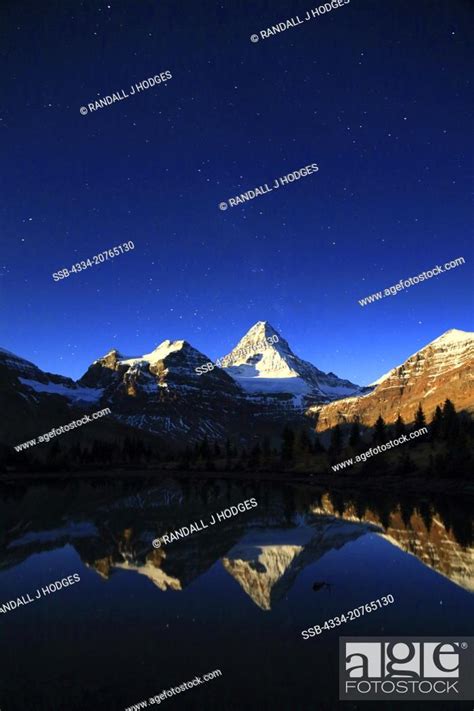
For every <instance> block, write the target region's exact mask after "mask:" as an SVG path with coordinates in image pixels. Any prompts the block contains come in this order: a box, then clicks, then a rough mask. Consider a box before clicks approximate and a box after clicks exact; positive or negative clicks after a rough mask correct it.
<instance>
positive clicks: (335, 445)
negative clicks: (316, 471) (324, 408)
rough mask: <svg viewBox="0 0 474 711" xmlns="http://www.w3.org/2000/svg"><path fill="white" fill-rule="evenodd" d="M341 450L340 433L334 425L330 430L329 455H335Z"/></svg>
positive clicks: (338, 428)
mask: <svg viewBox="0 0 474 711" xmlns="http://www.w3.org/2000/svg"><path fill="white" fill-rule="evenodd" d="M341 449H342V432H341V428H340V427H339V425H336V426H335V427H333V428H332V430H331V442H330V445H329V451H330V452H331V454H336V453H338V452H340V451H341Z"/></svg>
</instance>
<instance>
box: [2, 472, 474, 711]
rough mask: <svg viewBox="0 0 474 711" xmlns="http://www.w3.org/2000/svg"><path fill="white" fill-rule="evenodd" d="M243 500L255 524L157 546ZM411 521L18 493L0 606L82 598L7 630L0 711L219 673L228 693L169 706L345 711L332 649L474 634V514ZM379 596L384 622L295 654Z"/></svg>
mask: <svg viewBox="0 0 474 711" xmlns="http://www.w3.org/2000/svg"><path fill="white" fill-rule="evenodd" d="M251 496H254V497H255V498H256V499H257V501H258V503H259V505H258V507H257V508H255V509H252V510H251V511H248V512H246V513H243V514H239V515H238V516H235V517H233V518H232V519H227V520H226V521H223V522H221V523H219V524H216V525H215V526H213V527H212V528H211V529H210V530H206V531H202V532H200V533H196V534H194V535H192V536H190V537H188V538H186V539H183V540H179V541H177V542H175V543H172V544H170V545H168V546H164V547H163V548H161V549H158V550H156V549H154V548H153V547H152V545H151V541H152V539H153V538H154V537H156V536H157V535H161V534H162V533H163V532H165V531H170V530H174V529H176V528H179V527H180V526H185V525H189V524H190V523H191V522H192V521H195V520H199V519H200V518H205V519H208V518H209V516H210V515H211V514H212V513H215V512H216V511H219V510H221V509H223V508H226V507H227V506H229V505H231V504H233V505H235V504H237V503H239V501H243V500H245V499H248V498H250V497H251ZM419 508H421V511H420V510H419ZM419 508H417V506H416V505H415V504H413V503H412V502H409V501H403V502H396V501H394V502H387V500H386V499H385V498H384V500H383V501H382V502H378V501H377V498H376V497H375V498H374V496H373V495H372V499H371V500H362V499H361V498H360V496H359V498H358V499H357V498H354V497H352V498H351V497H350V496H348V495H346V496H342V495H341V494H334V493H333V494H331V493H329V492H315V491H314V490H310V489H308V488H305V487H297V486H291V487H288V486H283V485H278V484H274V483H265V484H259V485H254V484H253V483H250V482H249V483H246V482H240V483H239V482H229V481H225V482H219V481H211V482H209V481H207V482H196V483H195V484H189V483H186V484H182V483H180V482H171V481H170V482H168V483H167V484H162V485H157V484H149V483H146V482H134V483H128V484H127V483H119V482H117V483H115V484H111V483H110V482H108V483H106V484H100V483H98V482H96V483H95V485H94V486H92V485H88V484H78V483H71V484H69V485H67V486H64V485H63V486H59V485H56V486H52V485H50V486H38V487H30V488H29V489H28V490H26V489H25V490H23V489H22V488H21V487H20V488H18V489H11V490H9V493H8V495H4V496H3V497H2V498H1V501H0V515H1V520H2V521H4V522H5V528H4V533H3V538H2V556H1V567H0V591H1V593H0V604H3V603H4V602H8V601H9V600H11V599H16V598H17V597H18V596H20V595H26V594H27V593H29V594H30V595H31V596H32V597H33V596H34V593H35V591H36V589H37V588H39V587H41V586H44V585H46V584H48V583H50V582H53V581H55V580H58V579H60V578H62V577H64V576H67V575H70V574H72V573H74V572H78V573H79V574H80V576H81V582H80V583H78V584H76V585H74V586H71V587H69V588H67V589H65V590H61V591H59V592H57V593H54V594H52V595H50V596H48V597H42V598H41V599H40V600H35V602H33V603H31V604H28V605H26V606H22V607H20V608H19V609H17V610H15V611H12V612H7V613H4V614H1V615H0V626H1V628H2V634H1V635H0V659H1V665H2V670H3V674H2V675H1V680H0V708H1V709H2V711H4V710H5V709H6V711H16V710H17V709H18V711H20V710H21V711H23V710H24V709H30V708H34V709H37V710H38V711H40V710H43V709H44V710H45V711H46V710H47V711H52V710H55V709H58V711H59V710H61V711H62V709H66V708H67V709H71V711H76V710H79V709H94V710H95V709H101V710H102V711H104V710H106V709H111V710H112V709H117V710H120V711H123V709H124V708H125V707H127V706H129V705H131V704H133V703H136V702H138V701H140V700H141V699H147V698H149V697H150V696H153V695H154V694H158V693H160V692H161V691H162V690H163V689H167V688H169V687H171V686H175V685H179V684H180V683H182V682H183V681H186V680H188V679H191V678H192V677H194V676H195V675H196V674H197V675H202V674H204V673H206V672H208V671H212V670H214V669H217V668H219V669H221V670H222V677H221V678H219V679H216V680H214V681H211V682H209V683H208V684H206V685H202V686H200V687H198V688H196V689H192V690H189V691H186V692H185V693H184V694H181V695H180V696H179V697H177V698H173V699H168V700H167V701H166V702H163V703H167V704H173V706H174V707H175V708H183V709H185V708H186V709H194V708H196V709H198V708H199V709H202V708H212V709H213V708H215V709H242V708H250V709H253V708H255V709H294V708H298V709H308V710H309V709H314V708H323V709H324V708H328V709H337V708H339V706H340V707H341V708H343V706H342V705H340V704H339V702H338V701H337V696H338V692H337V673H338V672H337V669H338V667H337V655H338V649H337V643H338V637H339V635H359V634H360V635H384V634H385V635H402V634H406V635H422V634H426V635H447V634H465V635H468V634H473V633H474V631H473V627H474V624H473V619H474V616H473V613H474V598H473V596H472V593H471V592H470V590H472V548H470V547H469V545H468V541H467V540H466V538H467V537H468V532H469V530H470V520H469V515H468V509H466V510H465V511H463V507H462V505H461V504H460V503H459V502H451V503H450V502H446V501H443V502H442V503H441V504H439V502H436V501H426V500H425V501H424V502H423V504H422V505H420V506H419ZM315 583H316V587H317V588H318V587H319V589H318V591H315V590H314V589H313V587H314V585H315ZM322 583H324V585H321V584H322ZM387 593H391V594H392V595H393V596H394V597H395V603H394V604H393V605H390V606H389V607H386V608H383V609H381V610H377V611H376V612H373V613H371V614H366V615H365V616H364V617H363V618H361V619H359V620H356V621H353V622H348V623H347V624H346V625H342V626H341V627H340V628H337V629H336V630H331V631H324V632H323V634H321V635H320V637H316V638H312V639H310V640H307V641H304V640H303V639H302V637H301V630H303V629H306V628H307V627H309V626H311V625H314V624H321V623H323V622H324V620H326V619H329V618H331V617H333V616H335V615H340V614H341V613H342V612H347V611H348V610H350V609H352V608H353V607H356V606H358V605H362V604H364V603H366V602H370V601H371V600H374V599H376V598H378V597H381V596H382V595H386V594H387ZM380 706H381V707H383V704H381V705H380ZM436 707H437V705H434V708H436ZM438 707H439V708H444V707H443V705H442V704H441V705H438ZM344 708H348V707H347V704H346V705H345V706H344ZM354 708H356V706H354ZM387 708H388V706H387ZM391 708H393V704H392V706H391ZM410 708H416V705H415V706H413V705H412V706H411V707H410ZM420 708H425V707H424V706H422V705H421V706H420ZM460 708H462V706H461V705H460Z"/></svg>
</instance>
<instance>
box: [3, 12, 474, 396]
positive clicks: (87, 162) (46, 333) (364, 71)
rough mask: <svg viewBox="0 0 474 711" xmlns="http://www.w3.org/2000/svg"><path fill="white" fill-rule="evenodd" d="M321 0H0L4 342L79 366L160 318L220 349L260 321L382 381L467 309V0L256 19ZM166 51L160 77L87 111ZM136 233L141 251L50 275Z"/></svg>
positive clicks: (152, 336) (129, 341) (300, 349)
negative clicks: (448, 265)
mask: <svg viewBox="0 0 474 711" xmlns="http://www.w3.org/2000/svg"><path fill="white" fill-rule="evenodd" d="M290 6H291V7H290ZM314 6H315V5H314V4H312V3H311V2H305V1H301V2H300V1H299V0H298V1H297V2H292V3H288V2H280V0H271V2H265V1H264V0H260V1H258V0H256V1H255V2H252V3H250V2H240V1H238V0H226V2H210V1H204V2H200V3H194V2H191V1H190V0H189V2H184V1H182V2H179V3H177V2H175V1H174V0H168V1H166V2H157V1H153V2H150V1H149V0H140V1H139V2H136V1H133V2H131V1H130V2H117V1H116V0H109V2H82V3H79V2H78V3H63V2H48V3H46V2H45V3H41V2H31V3H28V2H22V1H21V0H15V2H5V3H3V9H2V10H1V18H0V26H1V27H2V30H1V47H2V64H3V70H2V75H3V77H4V81H3V87H2V104H3V107H2V110H1V113H0V118H1V121H0V140H1V155H2V164H3V166H2V167H3V169H2V186H1V195H2V201H1V202H2V206H1V227H0V229H1V234H2V243H3V249H2V260H1V264H0V266H1V275H2V278H1V284H2V304H3V308H2V311H3V326H4V327H3V338H2V339H1V345H2V346H3V347H5V348H7V349H9V350H12V351H14V352H16V353H18V354H19V355H22V356H24V357H26V358H28V359H30V360H32V361H34V362H35V363H37V364H38V365H39V366H40V367H41V368H43V369H45V370H49V371H52V372H59V373H63V374H66V375H70V376H73V377H78V376H79V375H81V374H82V373H83V372H84V371H85V369H86V368H87V366H88V365H89V363H90V362H91V361H92V360H93V359H95V358H97V357H99V356H101V355H103V354H104V353H105V352H107V351H108V350H109V349H110V348H113V347H116V348H118V349H119V350H121V351H122V352H124V353H125V354H127V355H137V354H141V353H145V352H149V351H150V350H152V348H153V347H155V346H156V344H157V343H159V342H161V341H162V340H164V339H165V338H170V339H178V338H185V339H187V340H188V341H190V342H191V343H192V344H193V345H194V346H195V347H197V348H199V349H200V350H201V351H203V352H205V353H207V354H208V355H210V356H212V357H218V356H222V355H224V354H225V353H226V352H228V351H229V350H230V348H231V347H232V346H234V345H235V343H236V341H237V340H238V339H239V338H240V337H241V336H242V335H243V333H244V332H245V331H246V330H247V329H248V328H249V327H250V326H251V325H252V324H253V323H254V322H255V321H258V320H268V321H270V323H271V324H272V325H273V326H274V327H275V328H277V329H278V330H279V331H280V332H281V333H282V334H283V335H284V337H285V338H287V340H288V341H289V342H290V345H291V346H292V347H293V349H294V350H295V352H296V353H297V354H298V355H300V356H302V357H304V358H306V359H308V360H310V361H312V362H313V363H314V364H315V365H317V366H318V367H319V368H321V369H323V370H326V371H328V370H332V371H334V372H336V373H337V374H338V375H340V376H342V377H348V378H350V379H351V380H353V381H355V382H358V383H367V382H370V381H372V380H373V379H375V378H376V377H378V376H380V375H381V374H382V373H383V372H385V371H386V370H388V369H389V368H391V367H392V366H394V365H396V364H398V363H399V362H401V361H403V360H404V359H405V358H406V357H407V356H408V355H409V354H411V353H413V352H414V351H416V350H417V349H419V348H420V347H421V346H423V345H425V344H426V343H428V342H429V341H430V340H432V339H433V338H436V337H437V336H438V335H440V334H441V333H443V332H444V331H445V330H447V329H449V328H453V327H454V328H460V329H466V330H472V329H473V322H472V313H473V309H472V306H473V300H472V237H471V236H470V235H471V234H472V121H473V108H474V107H473V102H472V86H471V82H470V75H471V74H472V59H471V55H470V51H469V42H470V41H471V42H472V37H471V38H470V37H469V35H468V29H469V26H471V27H472V22H473V20H474V8H473V5H472V4H471V3H470V2H469V1H468V0H450V2H449V3H446V2H436V1H435V0H430V1H428V0H418V1H417V2H416V3H413V2H411V0H396V1H395V2H384V3H382V2H380V0H351V2H350V3H349V4H348V5H345V6H343V7H341V8H339V9H337V10H333V11H332V12H330V13H328V14H326V15H324V16H321V17H319V18H317V19H315V20H313V21H311V22H306V23H304V24H303V25H301V26H298V27H295V28H292V29H288V30H287V31H285V32H283V33H281V34H279V35H276V36H274V37H270V38H268V39H265V40H261V41H260V42H259V43H256V44H253V43H251V42H250V40H249V37H250V35H251V34H252V33H255V32H258V31H259V30H261V29H265V28H267V27H268V26H271V25H274V24H276V23H278V22H282V21H284V20H286V19H288V18H290V17H295V16H296V15H297V14H299V16H300V17H301V18H303V17H304V16H305V13H306V10H309V9H311V7H314ZM165 70H170V71H171V72H172V75H173V79H172V80H171V81H169V82H168V83H167V84H166V85H162V86H157V87H153V88H150V89H148V90H147V91H144V92H141V93H140V94H136V95H135V96H130V97H129V98H128V99H126V100H125V101H121V102H117V103H114V104H113V105H112V106H110V107H107V108H104V109H101V110H97V111H96V112H94V113H89V114H88V115H86V116H82V115H81V114H80V112H79V108H80V106H82V105H87V103H89V102H91V101H93V100H94V99H95V98H100V97H102V96H105V95H108V94H109V95H110V94H112V92H114V91H115V92H118V91H119V90H120V89H126V90H127V91H128V89H129V87H130V85H131V84H132V83H135V82H139V81H141V80H143V79H146V78H147V77H150V76H153V75H155V74H157V73H160V72H163V71H165ZM313 162H316V163H317V164H318V165H319V172H318V173H316V174H314V175H311V176H309V177H307V178H303V179H301V180H299V181H298V182H295V183H293V184H291V185H288V186H286V187H284V188H279V190H278V191H274V192H272V193H270V194H267V195H264V196H263V197H258V198H256V199H255V200H253V201H251V202H249V203H247V204H245V205H239V206H237V207H234V208H231V209H229V210H227V211H226V212H222V211H220V210H219V209H218V203H219V202H221V201H222V200H227V199H228V198H229V197H231V196H235V195H236V194H239V193H240V192H243V191H246V190H249V189H252V188H255V187H256V186H259V185H261V184H263V183H265V182H268V183H271V181H273V180H274V179H275V178H277V177H279V176H282V175H285V174H286V173H288V172H291V171H293V170H296V169H298V168H301V167H303V166H305V165H308V164H310V163H313ZM130 239H131V240H133V241H134V243H135V250H134V251H133V252H129V253H127V254H124V255H122V256H120V257H116V258H115V259H114V260H113V261H108V262H106V263H104V264H99V265H97V266H94V267H92V268H89V269H87V270H86V271H83V272H81V273H79V274H76V275H74V274H73V275H72V276H71V277H69V279H64V280H62V281H59V282H54V281H53V279H52V276H51V275H52V273H53V272H56V271H57V270H59V269H61V268H63V267H68V268H70V267H71V265H72V264H74V263H75V262H77V261H81V260H86V259H87V258H91V257H93V256H94V255H95V254H97V253H98V252H101V251H103V250H105V249H108V248H111V247H114V246H115V245H118V244H121V243H123V242H126V241H128V240H130ZM460 256H463V257H464V258H465V259H466V264H465V265H464V266H462V267H459V268H458V269H455V270H453V271H451V272H449V273H446V274H443V275H441V276H439V277H437V278H434V279H432V280H430V281H428V282H425V283H423V284H419V285H418V286H413V287H411V288H410V289H408V290H407V291H405V292H402V293H400V294H398V295H397V296H396V297H390V298H386V299H385V300H383V301H381V302H379V303H375V304H371V305H368V306H366V307H365V308H362V307H361V306H360V305H359V304H358V299H360V298H362V297H364V296H367V295H369V294H372V293H373V292H375V291H378V290H379V289H382V290H383V289H384V288H385V287H388V286H390V285H392V284H394V283H396V282H398V281H399V280H400V279H401V278H408V277H410V276H414V275H416V274H418V273H419V272H422V271H424V270H428V269H430V268H431V267H433V266H435V265H436V264H438V263H440V264H443V263H444V262H446V261H449V260H451V259H455V258H457V257H460Z"/></svg>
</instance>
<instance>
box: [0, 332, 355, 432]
mask: <svg viewBox="0 0 474 711" xmlns="http://www.w3.org/2000/svg"><path fill="white" fill-rule="evenodd" d="M272 336H274V337H275V338H276V342H275V343H269V340H270V337H272ZM242 353H244V355H242ZM209 360H210V359H209V358H208V357H207V356H206V355H205V354H204V353H201V352H200V351H198V350H197V349H196V348H194V347H193V346H191V345H190V344H189V343H188V342H187V341H184V340H177V341H169V340H166V341H163V342H162V343H160V344H159V345H158V346H157V347H156V348H155V349H154V350H152V351H151V352H150V353H146V354H144V355H141V356H133V357H130V356H125V355H123V354H121V353H120V352H119V351H117V350H116V349H113V350H111V351H109V352H108V353H106V354H105V355H104V356H102V357H101V358H98V359H97V360H95V361H94V362H93V363H92V365H91V366H90V367H89V368H88V369H87V371H86V373H85V374H84V375H83V376H82V377H81V378H80V379H79V380H78V381H77V382H74V381H73V380H71V379H69V378H65V377H62V376H56V375H51V374H49V373H43V371H41V370H40V369H39V368H37V367H36V366H35V365H33V364H32V363H30V362H28V361H26V360H24V359H22V358H19V357H17V356H15V355H13V354H11V353H8V352H7V351H1V352H0V381H2V382H3V385H4V388H3V394H2V396H1V398H2V399H1V401H0V403H1V404H2V405H4V407H5V408H6V409H8V411H10V412H11V413H12V417H11V419H10V420H9V421H8V422H5V423H4V425H3V427H2V431H1V433H0V442H5V443H10V444H18V443H19V442H22V441H25V440H27V439H28V438H30V437H34V436H35V435H37V434H40V433H42V432H46V431H47V430H48V429H49V428H51V427H53V426H58V425H61V424H65V423H68V422H70V421H71V420H72V419H74V418H75V417H80V416H81V414H82V413H83V412H93V411H96V410H99V409H101V408H103V407H109V408H110V410H111V415H110V416H108V417H107V421H106V420H105V419H104V420H103V421H101V423H100V424H99V423H94V425H93V427H90V428H84V429H83V430H81V431H80V433H79V434H77V436H78V437H81V438H87V437H92V436H93V437H97V436H98V434H97V433H98V432H100V433H101V436H104V433H105V435H107V436H113V434H114V427H115V428H117V427H118V426H119V427H121V428H122V431H121V434H122V435H123V434H124V432H128V431H129V430H130V431H132V432H133V431H140V432H141V433H147V435H151V436H159V437H162V438H163V439H165V440H166V442H168V443H169V444H171V445H173V444H177V445H179V446H183V445H186V444H190V445H192V444H193V443H194V442H197V441H199V440H202V438H203V437H208V438H209V439H210V440H225V439H226V438H228V437H229V438H232V439H235V440H238V441H239V442H241V443H243V442H247V443H249V444H250V443H251V442H252V441H253V440H254V439H255V438H259V437H262V436H263V435H266V434H269V435H271V434H272V433H274V434H275V435H277V436H278V437H279V436H280V433H281V430H282V428H283V427H284V425H285V424H293V425H294V426H303V425H304V424H305V415H304V411H305V409H306V407H307V406H308V405H310V404H313V403H315V402H316V403H317V402H328V401H329V400H331V399H333V398H335V397H340V396H341V394H344V395H346V394H347V393H351V394H352V393H354V392H357V393H359V392H361V389H360V388H358V386H356V385H353V384H352V383H349V381H346V380H341V379H340V378H337V376H335V375H333V374H332V373H330V374H325V373H323V372H322V371H320V370H318V369H317V368H316V367H315V366H313V365H311V363H308V362H306V361H303V360H301V359H299V358H298V357H297V356H295V355H294V354H293V352H292V351H291V349H290V347H289V345H288V343H287V342H286V341H285V340H284V339H283V338H282V337H281V336H279V334H277V332H276V331H275V330H274V329H273V328H272V327H271V326H270V325H269V324H268V323H266V322H264V321H260V322H258V323H257V324H255V326H253V327H252V328H251V329H250V330H249V331H248V333H247V334H246V335H245V336H244V337H243V338H242V339H241V340H240V341H239V343H238V345H237V346H236V348H235V349H233V351H231V353H230V354H229V358H228V362H227V364H226V366H227V367H225V368H221V367H217V366H216V367H215V368H214V369H213V370H210V371H208V372H201V374H200V373H199V371H198V372H196V368H199V366H202V365H204V364H205V363H206V362H209ZM39 422H41V427H40V428H39V425H38V423H39ZM38 428H39V429H38Z"/></svg>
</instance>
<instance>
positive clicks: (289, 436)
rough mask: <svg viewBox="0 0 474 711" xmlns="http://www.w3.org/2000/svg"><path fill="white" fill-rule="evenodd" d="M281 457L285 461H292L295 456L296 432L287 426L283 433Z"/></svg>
mask: <svg viewBox="0 0 474 711" xmlns="http://www.w3.org/2000/svg"><path fill="white" fill-rule="evenodd" d="M282 440H283V441H282V446H281V458H282V460H283V461H284V462H290V461H292V459H293V456H294V448H295V433H294V432H293V430H292V429H291V428H290V427H288V426H286V427H285V429H284V430H283V434H282Z"/></svg>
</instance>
